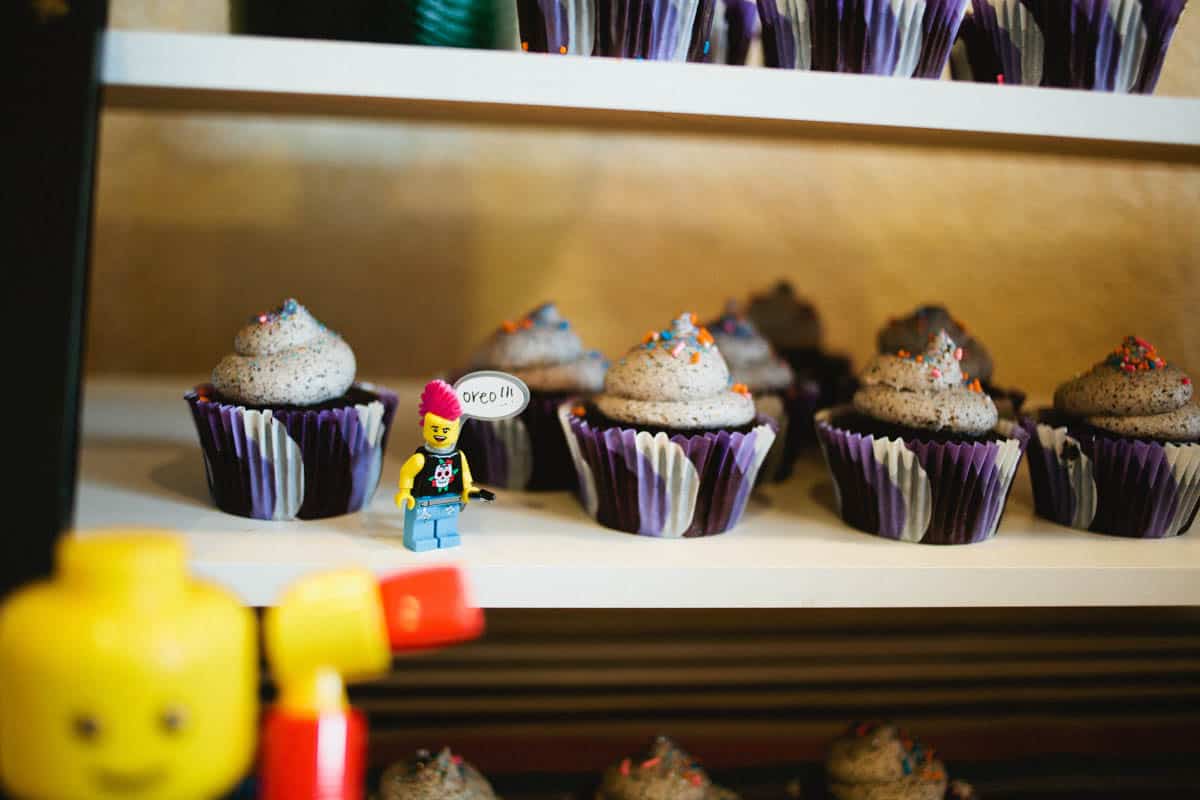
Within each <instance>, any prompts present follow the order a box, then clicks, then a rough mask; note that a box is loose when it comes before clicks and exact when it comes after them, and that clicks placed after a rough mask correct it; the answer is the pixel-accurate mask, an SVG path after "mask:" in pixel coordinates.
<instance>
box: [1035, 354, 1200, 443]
mask: <svg viewBox="0 0 1200 800" xmlns="http://www.w3.org/2000/svg"><path fill="white" fill-rule="evenodd" d="M1054 407H1055V408H1057V409H1058V410H1059V411H1063V412H1065V413H1067V414H1071V415H1072V416H1077V417H1083V418H1084V419H1085V421H1086V422H1087V423H1088V424H1090V425H1092V426H1094V427H1097V428H1101V429H1103V430H1106V431H1110V432H1112V433H1116V434H1119V435H1121V436H1132V437H1147V438H1151V439H1170V440H1180V441H1190V440H1194V439H1200V406H1197V405H1196V403H1195V402H1194V401H1193V399H1192V379H1191V378H1190V377H1188V375H1187V374H1186V373H1185V372H1184V371H1183V370H1181V369H1179V368H1178V367H1176V366H1173V365H1171V364H1168V363H1167V362H1166V361H1165V360H1164V359H1163V358H1162V357H1161V356H1160V355H1159V354H1158V351H1157V350H1156V349H1155V347H1154V345H1152V344H1150V343H1149V342H1147V341H1146V340H1145V339H1141V338H1139V337H1137V336H1127V337H1125V339H1124V341H1122V342H1121V344H1120V345H1119V346H1118V347H1116V348H1115V349H1114V350H1113V351H1112V352H1111V353H1109V354H1108V356H1107V357H1106V358H1105V359H1104V360H1103V361H1101V362H1099V363H1097V364H1096V365H1094V366H1093V367H1092V368H1091V369H1090V370H1088V371H1087V372H1085V373H1083V374H1082V375H1079V376H1077V377H1075V378H1072V379H1071V380H1069V381H1067V382H1066V383H1064V384H1063V385H1061V386H1059V387H1058V389H1056V390H1055V392H1054Z"/></svg>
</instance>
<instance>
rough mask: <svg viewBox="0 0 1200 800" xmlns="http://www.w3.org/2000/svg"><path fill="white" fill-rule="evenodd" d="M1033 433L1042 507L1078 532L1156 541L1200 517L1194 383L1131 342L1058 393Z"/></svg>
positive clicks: (1199, 422) (1032, 472) (1032, 460)
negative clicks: (1083, 531)
mask: <svg viewBox="0 0 1200 800" xmlns="http://www.w3.org/2000/svg"><path fill="white" fill-rule="evenodd" d="M1023 424H1024V426H1025V428H1026V430H1027V431H1028V432H1029V433H1030V435H1031V439H1030V445H1029V476H1030V479H1031V480H1032V482H1033V499H1034V507H1035V508H1036V510H1037V513H1038V514H1039V515H1040V516H1042V517H1045V518H1047V519H1050V520H1053V521H1055V522H1058V523H1060V524H1062V525H1070V526H1071V527H1073V528H1081V529H1084V530H1090V531H1096V532H1098V533H1108V534H1113V535H1117V536H1128V537H1133V538H1140V539H1157V538H1162V537H1167V536H1177V535H1179V534H1182V533H1186V532H1187V530H1188V528H1190V527H1191V525H1192V522H1193V521H1194V520H1195V518H1196V513H1197V510H1198V508H1200V406H1198V405H1197V404H1196V402H1195V399H1194V397H1193V386H1192V379H1191V377H1189V376H1188V375H1187V374H1186V373H1185V372H1184V371H1183V370H1181V369H1180V368H1178V367H1176V366H1175V365H1172V364H1168V363H1167V362H1166V360H1165V359H1163V358H1162V356H1160V355H1159V353H1158V351H1157V350H1156V349H1155V348H1154V346H1153V345H1151V344H1150V343H1149V342H1147V341H1146V340H1145V339H1142V338H1139V337H1136V336H1128V337H1126V338H1125V339H1124V340H1123V341H1122V342H1121V344H1120V345H1118V346H1117V347H1116V348H1115V349H1114V350H1112V351H1111V352H1110V353H1109V354H1108V356H1106V357H1105V358H1104V359H1103V360H1102V361H1100V362H1098V363H1097V364H1095V365H1094V366H1093V367H1092V368H1091V369H1089V370H1088V371H1087V372H1085V373H1083V374H1082V375H1079V376H1077V377H1075V378H1072V379H1071V380H1069V381H1067V382H1066V383H1064V384H1062V385H1061V386H1059V387H1058V389H1057V390H1056V391H1055V393H1054V408H1053V409H1043V410H1042V411H1040V412H1039V413H1038V414H1037V415H1036V420H1034V419H1027V420H1024V421H1023Z"/></svg>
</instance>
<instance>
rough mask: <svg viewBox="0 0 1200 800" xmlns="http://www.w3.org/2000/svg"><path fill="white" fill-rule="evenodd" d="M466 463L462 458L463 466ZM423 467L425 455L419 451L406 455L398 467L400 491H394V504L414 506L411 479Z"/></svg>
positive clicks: (415, 503) (403, 506)
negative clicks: (402, 463) (405, 458)
mask: <svg viewBox="0 0 1200 800" xmlns="http://www.w3.org/2000/svg"><path fill="white" fill-rule="evenodd" d="M466 465H467V460H466V458H464V459H463V468H464V469H465V468H466ZM424 467H425V456H423V455H421V454H420V453H413V454H412V455H411V456H409V457H408V461H405V462H404V465H403V466H402V467H400V491H399V492H397V493H396V506H397V507H399V508H405V507H407V508H410V509H412V508H416V505H417V501H416V500H414V499H413V496H412V488H413V480H414V479H415V478H416V477H417V473H419V472H420V471H421V470H422V469H423V468H424Z"/></svg>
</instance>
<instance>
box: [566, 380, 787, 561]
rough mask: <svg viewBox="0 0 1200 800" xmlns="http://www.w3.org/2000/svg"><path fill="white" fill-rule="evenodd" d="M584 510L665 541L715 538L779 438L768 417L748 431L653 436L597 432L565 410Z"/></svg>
mask: <svg viewBox="0 0 1200 800" xmlns="http://www.w3.org/2000/svg"><path fill="white" fill-rule="evenodd" d="M559 419H560V420H561V423H562V427H563V430H564V432H565V433H566V435H567V437H568V439H567V443H568V446H569V447H570V448H571V454H572V456H573V457H574V459H575V466H576V471H577V473H578V475H579V494H580V500H581V502H582V503H583V506H584V509H585V510H586V511H587V512H588V514H590V515H591V516H592V517H594V518H595V519H596V521H597V522H599V523H600V524H601V525H605V526H607V527H609V528H615V529H617V530H621V531H626V532H628V533H637V534H641V535H643V536H656V537H663V538H679V537H694V536H711V535H714V534H718V533H722V532H724V531H727V530H729V529H730V528H732V527H733V526H734V525H736V524H737V523H738V521H739V520H740V519H741V517H742V512H743V511H745V508H746V501H747V499H749V497H750V491H751V490H752V489H753V488H754V482H755V480H756V479H757V477H758V472H759V469H760V467H761V466H762V463H763V459H764V458H765V457H766V454H767V450H768V449H770V447H771V444H772V443H773V442H774V440H775V425H774V422H773V421H772V420H771V419H769V418H768V417H765V416H763V415H761V414H760V415H758V417H756V419H755V424H754V427H752V428H751V429H750V430H749V431H747V432H745V433H742V432H731V431H697V432H689V433H682V432H681V433H675V434H673V435H671V436H668V435H667V434H666V433H658V434H655V435H653V436H652V435H651V434H650V433H649V432H647V431H637V430H635V429H633V428H623V427H619V426H614V427H594V426H593V425H592V424H591V423H589V422H588V420H587V419H586V418H585V417H579V416H576V415H575V414H573V413H572V408H571V404H569V403H564V404H563V405H562V406H560V407H559Z"/></svg>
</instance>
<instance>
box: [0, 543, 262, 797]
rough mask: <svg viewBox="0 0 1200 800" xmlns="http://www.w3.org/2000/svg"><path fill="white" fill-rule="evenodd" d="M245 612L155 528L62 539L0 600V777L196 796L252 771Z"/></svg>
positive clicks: (60, 793) (100, 790) (90, 790)
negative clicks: (53, 558) (49, 562)
mask: <svg viewBox="0 0 1200 800" xmlns="http://www.w3.org/2000/svg"><path fill="white" fill-rule="evenodd" d="M257 690H258V685H257V659H256V643H255V637H254V619H253V616H252V614H251V613H250V612H249V610H247V609H245V608H242V607H241V606H240V604H239V603H238V602H237V601H236V600H235V599H234V598H232V597H231V596H229V595H227V594H226V593H224V592H223V591H221V590H218V589H216V588H214V587H211V586H208V585H206V584H203V583H201V582H198V581H195V580H192V579H191V578H189V577H188V575H187V570H186V561H185V555H184V549H183V545H182V543H181V542H180V541H179V540H178V539H175V538H173V537H171V536H167V535H163V534H155V533H140V534H120V535H111V534H107V535H98V536H91V537H85V538H80V537H76V536H71V537H67V538H65V539H64V540H63V542H62V544H61V546H60V548H59V553H58V571H57V573H56V574H55V576H54V577H53V578H52V579H51V580H48V581H44V582H41V583H38V584H35V585H32V586H29V587H27V588H25V589H24V590H22V591H19V592H17V593H16V594H14V595H13V596H12V597H11V598H10V599H9V600H8V601H7V602H6V603H5V604H4V605H3V606H0V697H2V698H3V699H2V701H0V783H2V784H3V785H4V787H5V788H6V789H7V790H8V791H9V792H11V793H12V794H14V795H16V796H17V797H22V798H23V797H31V798H33V797H36V798H46V800H96V799H100V800H103V798H110V797H112V798H137V800H191V799H192V798H194V799H195V800H201V799H202V798H214V797H218V796H220V795H221V794H223V793H225V792H227V791H228V790H229V789H230V788H232V787H233V785H234V784H235V783H236V782H237V780H238V779H239V778H240V777H241V776H242V775H243V774H245V772H246V771H247V770H248V769H249V766H250V763H251V759H252V757H253V753H254V742H255V733H256V725H257V710H258V709H257Z"/></svg>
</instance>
